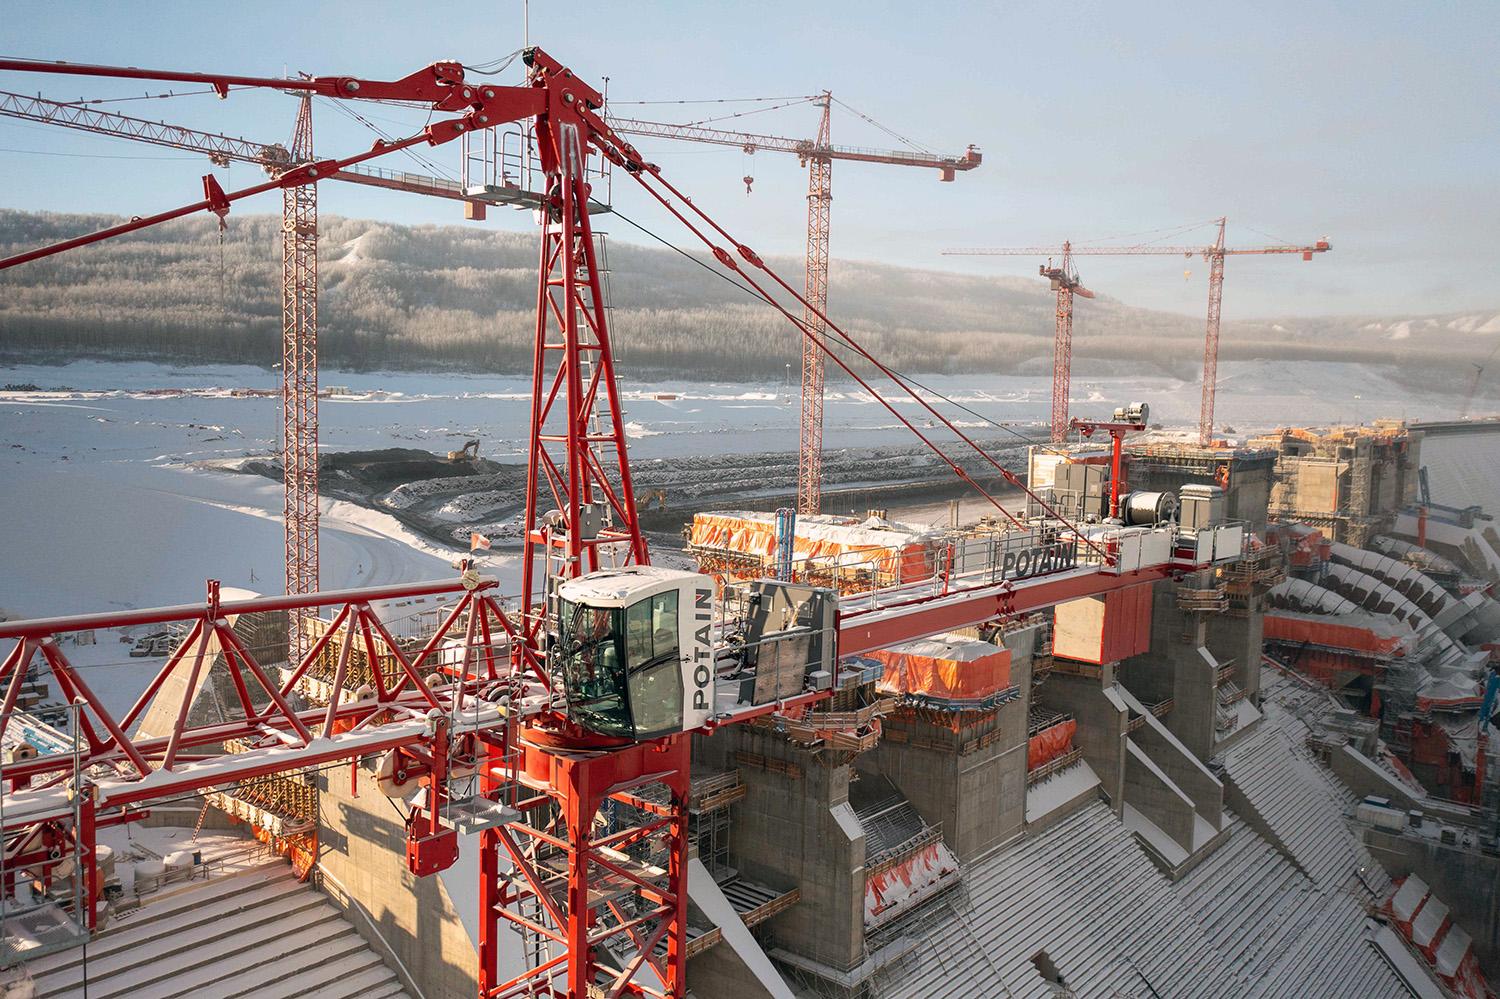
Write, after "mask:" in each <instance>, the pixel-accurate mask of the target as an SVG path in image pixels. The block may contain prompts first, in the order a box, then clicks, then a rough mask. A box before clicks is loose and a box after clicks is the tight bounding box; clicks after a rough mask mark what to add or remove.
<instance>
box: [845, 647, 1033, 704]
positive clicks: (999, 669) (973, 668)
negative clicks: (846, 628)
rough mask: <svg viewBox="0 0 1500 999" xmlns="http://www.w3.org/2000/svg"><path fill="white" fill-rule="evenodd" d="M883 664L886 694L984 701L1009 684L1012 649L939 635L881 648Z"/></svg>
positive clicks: (876, 655) (874, 654) (882, 681)
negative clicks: (890, 647) (889, 647)
mask: <svg viewBox="0 0 1500 999" xmlns="http://www.w3.org/2000/svg"><path fill="white" fill-rule="evenodd" d="M869 657H870V658H871V659H874V660H877V661H878V662H880V663H882V664H884V666H885V673H884V675H883V676H882V677H881V678H880V683H879V684H877V689H879V690H880V691H881V692H882V693H891V694H919V695H922V696H924V697H932V698H937V699H940V700H952V701H967V700H981V699H983V698H986V697H989V696H990V695H991V694H994V693H997V692H999V691H1002V690H1004V689H1006V688H1007V687H1009V686H1010V650H1009V649H1007V648H1005V647H1004V646H1000V645H991V644H990V643H989V642H981V641H979V640H978V639H975V638H967V637H964V636H960V635H940V636H938V637H936V638H924V639H922V640H921V641H918V642H908V643H906V644H905V645H898V646H896V647H895V648H892V649H877V650H876V651H874V652H871V653H869Z"/></svg>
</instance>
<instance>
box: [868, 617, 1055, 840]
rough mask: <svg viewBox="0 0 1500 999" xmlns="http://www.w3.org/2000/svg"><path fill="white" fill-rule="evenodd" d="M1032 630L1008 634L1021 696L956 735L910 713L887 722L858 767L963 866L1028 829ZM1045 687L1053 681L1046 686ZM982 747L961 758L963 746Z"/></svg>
mask: <svg viewBox="0 0 1500 999" xmlns="http://www.w3.org/2000/svg"><path fill="white" fill-rule="evenodd" d="M1034 637H1035V633H1034V631H1032V630H1028V631H1025V632H1021V633H1019V634H1018V635H1017V636H1007V638H1009V639H1010V640H1009V641H1008V642H1007V646H1008V647H1009V648H1011V652H1012V658H1011V670H1010V681H1011V684H1012V685H1013V686H1015V687H1018V688H1019V689H1020V692H1021V696H1020V697H1018V698H1017V699H1016V700H1014V701H1011V702H1010V703H1008V704H1003V705H1001V706H1000V707H999V708H998V709H997V710H996V711H995V712H994V713H993V714H991V715H987V716H984V717H981V718H979V719H978V720H976V721H974V722H972V723H971V724H968V725H964V726H962V727H960V728H959V729H958V730H957V731H955V730H953V729H950V728H945V727H943V726H941V725H937V724H933V723H931V722H929V721H925V720H923V719H922V718H920V717H918V716H916V715H913V714H910V713H905V712H903V713H900V714H897V715H895V716H892V717H889V718H886V719H885V721H884V727H885V732H886V736H885V738H882V739H881V740H880V744H879V745H878V746H876V747H875V749H873V750H871V751H870V752H868V753H865V754H864V755H862V756H861V757H859V759H858V760H856V762H855V765H856V766H857V767H858V768H859V769H861V770H866V771H869V772H872V773H878V774H883V775H884V776H886V777H888V778H889V779H890V781H891V783H893V784H895V785H896V787H898V788H900V790H901V793H902V794H904V795H905V796H906V799H907V800H908V801H910V802H911V804H912V807H913V808H915V809H916V810H917V811H918V812H919V813H920V814H921V816H922V818H923V819H925V820H927V824H928V825H932V826H937V827H939V828H940V829H942V831H943V838H944V839H945V840H946V841H947V843H948V846H949V847H951V848H952V849H953V852H954V853H955V854H956V855H957V856H958V859H959V860H960V861H963V860H969V859H971V858H973V857H976V856H978V855H979V854H981V853H984V852H985V851H986V850H990V849H993V848H994V847H996V846H999V845H1000V844H1001V843H1004V842H1007V841H1008V840H1010V839H1012V838H1014V837H1015V836H1017V835H1019V834H1020V832H1021V830H1022V828H1023V827H1024V825H1025V823H1026V746H1027V729H1028V724H1027V712H1028V710H1029V708H1030V703H1031V648H1032V644H1033V640H1034ZM1049 682H1050V680H1049ZM979 741H985V742H986V744H985V745H982V746H978V747H977V748H973V749H971V750H970V751H969V752H967V753H965V752H963V746H964V744H965V743H970V744H973V743H976V742H979Z"/></svg>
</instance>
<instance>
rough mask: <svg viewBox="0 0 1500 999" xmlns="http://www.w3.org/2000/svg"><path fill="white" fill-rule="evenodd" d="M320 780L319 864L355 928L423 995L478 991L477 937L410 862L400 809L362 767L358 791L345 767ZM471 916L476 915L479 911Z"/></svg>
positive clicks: (439, 887)
mask: <svg viewBox="0 0 1500 999" xmlns="http://www.w3.org/2000/svg"><path fill="white" fill-rule="evenodd" d="M318 781H319V789H320V792H321V793H320V794H319V796H318V826H319V834H318V835H319V855H318V864H319V867H321V868H322V869H323V870H325V871H326V872H327V873H328V874H329V875H331V876H332V878H333V879H334V880H335V881H336V882H337V883H338V885H342V886H343V891H342V892H341V891H338V890H336V889H333V890H330V891H329V895H330V898H332V899H334V900H335V901H337V902H340V903H341V904H343V905H344V906H345V908H353V909H356V910H358V911H356V912H351V913H350V914H349V916H348V918H349V921H350V923H351V924H352V925H353V926H354V928H355V929H356V930H358V931H359V934H360V936H362V937H364V938H365V939H366V940H368V941H369V942H370V944H371V945H372V946H373V947H374V948H375V951H376V953H379V954H381V955H382V956H384V957H386V958H387V962H386V963H387V964H389V965H391V967H392V968H397V964H398V963H399V965H401V966H404V967H405V969H406V970H407V971H408V972H409V973H410V975H411V977H412V978H413V979H415V981H416V983H417V985H418V987H419V988H420V989H421V990H422V993H423V994H424V995H425V996H426V997H427V999H440V997H442V999H446V997H448V996H471V995H475V994H477V992H478V989H479V982H478V978H477V973H478V968H479V956H478V952H477V950H476V948H475V945H474V942H473V941H472V940H471V939H470V937H469V932H468V930H466V929H465V928H464V924H463V921H462V919H461V918H460V915H459V913H458V911H457V909H456V908H455V906H454V903H453V900H452V899H450V898H449V896H448V893H447V890H446V889H445V888H444V886H443V881H442V878H441V877H439V876H432V877H426V878H418V877H416V876H415V875H413V874H412V873H411V872H410V871H409V870H408V869H407V867H406V830H405V828H404V826H403V823H402V819H401V816H400V815H399V814H398V812H397V811H396V808H395V806H394V805H393V804H392V803H391V801H390V799H388V798H386V797H385V796H384V795H383V794H381V793H380V791H379V790H378V789H377V788H376V786H375V781H374V778H373V777H372V776H371V774H370V772H369V771H364V772H362V773H361V774H360V781H359V797H357V798H356V797H354V796H352V795H351V794H350V793H349V768H348V767H340V768H338V769H334V770H329V771H326V772H324V773H322V774H320V775H319V776H318ZM465 846H468V844H465ZM471 849H472V848H471ZM472 859H473V858H461V859H460V864H464V863H465V861H472ZM475 869H476V871H477V866H476V867H475ZM468 916H469V918H470V919H471V920H477V918H478V913H477V912H475V913H470V914H468ZM372 924H373V925H372ZM392 957H394V961H393V960H391V958H392ZM399 973H400V972H399V970H398V974H399Z"/></svg>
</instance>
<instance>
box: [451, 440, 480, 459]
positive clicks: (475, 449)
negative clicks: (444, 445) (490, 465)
mask: <svg viewBox="0 0 1500 999" xmlns="http://www.w3.org/2000/svg"><path fill="white" fill-rule="evenodd" d="M448 460H449V461H452V462H460V461H478V460H479V440H478V438H475V439H474V440H469V441H465V442H464V446H463V447H461V448H459V449H458V450H457V451H449V452H448Z"/></svg>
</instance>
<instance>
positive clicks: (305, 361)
mask: <svg viewBox="0 0 1500 999" xmlns="http://www.w3.org/2000/svg"><path fill="white" fill-rule="evenodd" d="M0 115H3V116H5V117H9V118H18V119H20V120H22V121H30V122H36V123H40V124H48V125H56V126H60V127H63V128H70V129H75V130H77V131H82V132H90V133H93V134H95V135H106V136H110V137H113V138H121V139H130V140H133V141H137V142H144V143H147V144H149V145H156V146H166V147H169V148H173V149H183V150H187V151H189V152H199V153H204V154H205V155H207V156H208V158H209V160H210V161H211V162H213V163H214V164H215V165H218V166H228V165H229V164H230V163H232V162H241V163H253V164H256V165H258V166H260V167H262V168H263V169H264V170H265V171H266V172H267V174H269V175H271V176H276V175H278V174H280V173H282V172H284V171H286V170H288V169H289V168H291V167H293V166H296V165H300V164H305V163H310V162H312V160H313V148H312V95H311V94H308V93H304V94H303V95H302V96H301V98H300V103H299V105H298V111H297V120H296V126H295V128H294V130H293V134H292V141H291V146H290V148H288V147H286V146H282V145H280V144H277V143H271V144H267V143H259V142H253V141H251V140H249V139H244V138H236V137H234V136H229V135H220V134H217V133H213V132H203V131H199V130H196V129H191V128H184V127H182V126H179V125H170V124H167V123H165V122H160V121H150V120H147V119H144V118H134V117H131V116H129V115H123V114H116V113H113V112H109V111H99V110H95V109H93V108H90V107H88V106H87V105H80V104H66V103H62V102H59V101H51V100H47V99H46V98H43V97H34V96H27V95H25V94H17V93H11V92H7V91H0ZM332 179H334V180H342V181H348V182H350V183H355V184H362V185H365V186H370V187H380V188H385V189H387V190H395V191H405V192H407V193H414V194H423V195H427V196H430V197H440V198H447V199H450V200H455V201H462V202H464V203H465V205H466V208H467V209H468V211H469V217H470V218H477V219H482V218H484V213H485V208H486V206H487V202H486V201H485V200H482V199H479V198H475V197H471V196H469V195H467V194H465V193H464V188H463V186H462V185H461V184H459V183H458V182H456V181H449V180H445V179H441V178H436V177H427V176H424V175H421V174H413V173H404V172H403V173H397V172H391V171H382V170H376V169H371V168H368V167H361V166H351V167H349V168H347V169H343V170H338V171H335V172H334V174H333V175H332ZM220 224H221V225H222V224H223V223H222V218H221V223H220ZM281 233H282V246H281V249H282V256H281V263H282V267H281V274H282V283H281V310H282V311H281V315H282V339H281V414H282V435H281V463H282V483H283V517H282V524H283V533H284V536H285V538H284V540H285V549H286V561H285V566H286V592H287V593H294V594H307V593H314V592H316V591H317V589H318V513H319V511H318V200H317V187H316V185H314V184H302V185H297V186H292V187H287V188H284V189H283V190H282V224H281ZM290 634H291V638H292V642H293V644H294V646H295V648H296V651H299V652H305V651H306V647H307V646H306V643H307V636H306V632H305V629H304V628H303V627H302V625H301V622H300V621H297V620H293V621H292V622H291V632H290Z"/></svg>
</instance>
